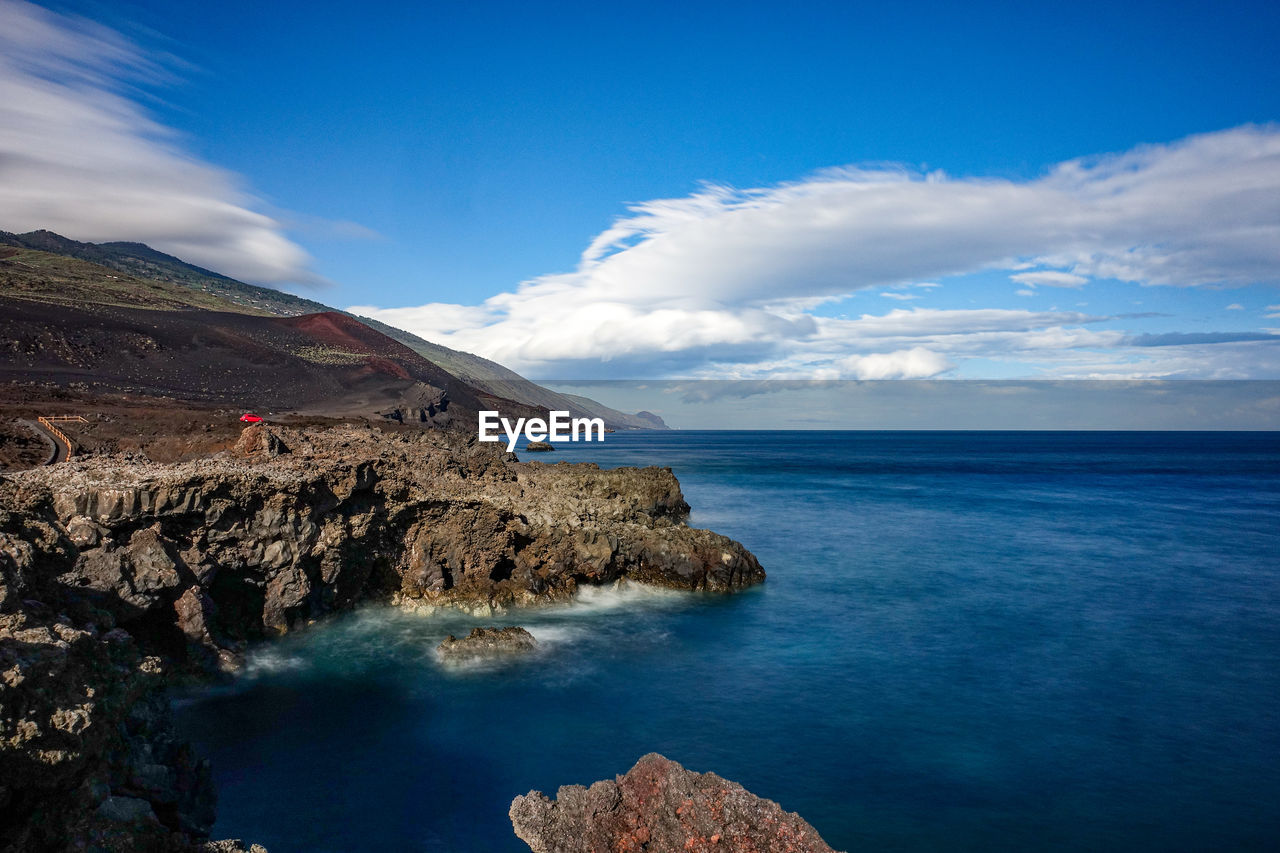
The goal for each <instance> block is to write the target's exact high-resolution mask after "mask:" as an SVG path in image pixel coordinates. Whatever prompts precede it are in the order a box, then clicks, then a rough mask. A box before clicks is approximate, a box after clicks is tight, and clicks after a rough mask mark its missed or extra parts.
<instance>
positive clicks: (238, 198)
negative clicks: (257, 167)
mask: <svg viewBox="0 0 1280 853" xmlns="http://www.w3.org/2000/svg"><path fill="white" fill-rule="evenodd" d="M168 77H169V73H168V72H167V71H166V70H165V68H164V67H162V66H161V65H160V64H157V63H156V62H155V61H154V60H153V59H151V58H150V57H149V56H148V55H147V54H146V52H145V51H143V50H142V49H140V48H139V47H138V46H137V45H135V44H134V43H132V42H130V41H129V40H127V39H125V38H124V37H122V36H121V35H120V34H119V33H116V32H115V31H113V30H110V29H108V28H106V27H102V26H100V25H97V24H94V23H91V22H88V21H84V20H81V19H78V18H72V17H67V16H63V15H58V14H55V13H53V12H49V11H46V10H44V9H41V8H39V7H37V6H34V5H31V4H30V3H26V2H21V1H20V0H3V2H0V212H2V215H3V220H2V221H0V228H3V229H5V230H12V231H25V230H30V229H35V228H48V229H50V230H53V231H57V232H59V233H61V234H64V235H66V236H69V237H73V238H76V239H80V240H93V241H101V240H139V241H143V242H146V243H150V244H151V245H153V246H155V247H156V248H159V249H162V250H164V251H167V252H171V253H173V254H175V255H178V256H180V257H182V258H183V259H184V260H187V261H191V262H193V263H196V264H200V265H203V266H207V267H211V268H213V269H216V270H218V271H220V272H224V273H227V274H228V275H232V276H236V277H239V278H245V279H248V280H250V281H256V282H263V283H274V282H287V281H293V282H298V281H312V280H315V276H314V275H313V274H312V273H310V272H308V270H307V263H308V258H307V255H306V253H305V252H304V251H303V250H302V249H301V248H300V247H298V246H297V245H296V244H294V243H293V242H291V241H290V240H289V239H288V238H286V237H285V236H284V234H283V231H282V228H281V226H280V224H279V223H278V222H276V221H275V220H274V219H272V218H271V217H269V216H265V215H263V214H261V213H258V212H256V211H254V210H252V209H251V208H252V205H253V203H254V199H253V198H251V197H250V196H249V195H248V194H247V193H245V192H244V191H243V190H242V189H240V187H239V186H238V183H237V181H236V179H235V176H233V175H231V174H229V173H227V172H224V171H222V170H220V169H217V168H215V167H213V166H210V165H209V164H207V163H203V162H200V161H198V160H196V159H195V158H193V157H191V156H189V155H187V154H186V153H185V152H183V151H182V149H181V147H180V146H179V145H178V143H177V140H176V139H175V138H174V135H173V134H172V133H171V132H170V131H169V130H168V129H167V128H165V127H163V126H161V125H159V124H157V123H156V122H155V121H154V120H152V119H151V118H150V117H149V116H148V115H147V113H146V112H145V111H144V110H143V109H142V108H140V107H139V106H138V105H137V104H136V103H134V101H133V100H131V99H130V98H129V97H127V96H126V94H125V93H126V92H128V91H129V88H130V87H131V86H136V85H138V84H139V83H160V82H164V81H165V80H166V79H167V78H168Z"/></svg>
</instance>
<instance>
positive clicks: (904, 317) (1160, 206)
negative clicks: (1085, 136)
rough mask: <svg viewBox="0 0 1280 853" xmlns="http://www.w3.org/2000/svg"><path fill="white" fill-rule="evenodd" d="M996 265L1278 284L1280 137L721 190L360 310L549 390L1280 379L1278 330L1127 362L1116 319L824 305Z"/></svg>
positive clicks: (1236, 135) (841, 174) (1234, 133)
mask: <svg viewBox="0 0 1280 853" xmlns="http://www.w3.org/2000/svg"><path fill="white" fill-rule="evenodd" d="M987 272H1003V273H1005V274H1006V275H1007V277H1008V278H1009V279H1011V280H1012V281H1013V282H1014V283H1015V284H1016V285H1021V286H1022V287H1023V289H1022V290H1019V291H1018V293H1020V294H1023V295H1028V296H1029V295H1034V294H1035V293H1036V291H1035V288H1036V287H1046V288H1060V289H1066V290H1079V289H1080V288H1082V287H1084V286H1085V285H1088V284H1091V283H1096V282H1110V283H1112V284H1115V283H1123V284H1135V285H1150V286H1157V285H1158V286H1168V287H1182V288H1199V287H1205V286H1218V287H1222V286H1226V287H1232V286H1243V285H1254V284H1266V285H1274V284H1277V283H1280V128H1278V127H1276V126H1244V127H1238V128H1234V129H1229V130H1224V131H1220V132H1216V133H1208V134H1203V135H1198V136H1192V137H1189V138H1186V139H1183V140H1180V141H1177V142H1174V143H1171V144H1164V145H1143V146H1139V147H1137V148H1134V149H1133V150H1131V151H1127V152H1124V153H1119V154H1111V155H1105V156H1099V157H1089V158H1080V159H1076V160H1071V161H1068V162H1065V163H1061V164H1059V165H1057V166H1055V167H1053V168H1052V169H1050V170H1048V171H1047V172H1046V173H1045V174H1044V175H1043V176H1041V177H1039V178H1036V179H1034V180H1026V181H1015V180H1008V179H995V178H981V177H966V178H953V177H950V176H948V175H946V174H944V173H942V172H927V173H924V172H918V171H913V170H911V169H908V168H905V167H897V166H876V167H847V168H840V169H831V170H827V171H823V172H819V173H817V174H815V175H813V176H811V177H809V178H807V179H804V180H800V181H794V182H789V183H784V184H780V185H777V186H772V187H763V188H753V189H732V188H729V187H724V186H704V187H703V188H702V189H701V190H699V191H698V192H695V193H693V194H692V195H690V196H688V197H686V198H677V199H659V200H654V201H648V202H643V203H640V204H636V205H633V206H631V207H630V214H629V215H628V216H625V217H623V218H620V219H619V220H618V221H616V222H615V223H614V224H613V226H612V227H610V228H608V229H607V230H605V231H604V232H603V233H601V234H600V235H599V236H597V237H596V238H595V239H594V240H593V241H592V242H591V244H590V245H589V246H588V247H587V248H586V250H585V251H584V252H583V254H582V257H581V259H580V262H579V264H578V267H577V269H575V270H574V271H572V272H569V273H562V274H553V275H544V276H541V277H538V278H535V279H532V280H530V281H526V282H524V283H523V284H521V285H520V286H519V287H518V288H516V289H515V290H513V291H510V292H504V293H500V294H497V295H495V296H493V297H490V298H489V299H487V300H485V301H484V302H483V303H482V304H479V305H458V304H447V303H431V304H427V305H422V306H417V307H405V308H381V307H375V306H355V307H353V308H352V310H353V311H355V312H357V313H361V314H365V315H368V316H372V317H375V318H377V319H379V320H383V321H385V322H387V323H391V324H393V325H397V326H400V327H402V328H406V329H409V330H410V331H413V332H415V333H417V334H420V335H422V336H423V337H426V338H428V339H430V340H433V341H436V342H438V343H441V344H444V345H446V346H450V347H454V348H457V349H462V350H467V351H471V352H476V353H479V354H481V355H484V356H486V357H488V358H492V359H494V360H496V361H499V362H501V363H503V364H506V365H509V366H511V367H514V368H515V369H517V370H523V371H526V372H528V373H530V374H531V375H535V376H542V377H552V376H590V375H598V374H599V372H600V370H601V366H602V365H604V366H605V367H607V368H608V369H609V370H612V371H613V372H614V373H615V374H620V375H633V376H645V375H649V376H665V375H686V376H721V377H739V378H750V377H755V376H788V375H794V376H804V377H808V378H854V379H868V378H907V379H911V378H927V377H930V376H938V375H943V374H945V373H947V372H948V371H949V370H951V369H952V368H953V367H954V366H955V364H956V359H957V358H996V359H1004V360H1020V361H1021V362H1022V363H1036V364H1038V365H1039V367H1038V368H1037V369H1038V370H1043V371H1047V372H1048V373H1051V374H1054V375H1069V376H1080V377H1089V376H1117V377H1119V376H1124V377H1129V378H1135V377H1146V376H1179V375H1196V376H1201V377H1212V376H1220V377H1231V378H1245V377H1246V376H1248V375H1250V371H1251V370H1252V371H1255V372H1256V371H1257V370H1262V371H1266V372H1267V373H1268V374H1269V375H1275V373H1276V372H1277V371H1280V356H1278V355H1277V354H1276V352H1275V351H1274V348H1272V347H1271V346H1270V341H1269V340H1268V339H1267V338H1268V335H1266V334H1262V335H1258V336H1255V339H1253V340H1250V341H1242V340H1231V341H1221V342H1219V343H1218V345H1216V346H1215V345H1214V344H1210V343H1207V342H1206V341H1207V339H1204V340H1201V341H1198V342H1188V343H1187V344H1186V345H1185V346H1183V347H1180V348H1178V350H1177V352H1173V351H1172V350H1169V349H1166V350H1164V351H1163V352H1162V354H1161V355H1159V356H1156V355H1152V354H1150V353H1151V350H1148V351H1147V354H1143V355H1141V356H1140V357H1136V358H1135V357H1130V356H1125V357H1124V358H1119V357H1117V356H1116V348H1119V347H1125V346H1127V343H1126V340H1127V336H1126V335H1125V333H1124V332H1121V331H1109V330H1100V329H1097V330H1095V329H1090V328H1088V326H1090V325H1092V324H1098V323H1103V322H1105V321H1108V320H1113V319H1115V318H1113V317H1107V316H1086V315H1083V314H1078V313H1075V312H1062V311H1054V312H1043V311H1041V312H1036V311H1021V310H1009V309H974V310H960V309H955V310H937V309H926V308H919V307H915V308H912V309H906V308H899V309H896V310H893V311H890V312H888V313H887V314H883V315H875V314H867V313H864V314H862V315H861V316H858V317H856V318H845V317H833V316H826V315H828V314H830V313H831V312H830V311H829V310H828V311H825V312H824V311H821V310H818V309H820V308H821V307H822V306H827V307H828V308H830V305H831V304H832V303H838V302H840V301H841V300H844V299H846V298H848V297H849V296H850V295H851V294H854V293H857V292H859V291H864V290H870V289H873V288H874V289H878V290H882V291H883V292H882V294H881V295H883V296H886V297H888V298H891V299H895V300H899V301H904V302H905V301H906V300H910V299H912V298H916V297H917V295H918V293H920V291H916V292H914V293H913V292H912V288H913V287H915V288H935V287H937V286H938V284H939V283H942V284H944V285H945V284H946V283H947V282H948V281H949V280H954V279H955V278H956V277H959V276H965V275H972V274H981V273H987ZM1277 340H1278V341H1280V337H1277ZM1231 347H1235V349H1231ZM1241 347H1250V348H1251V349H1248V350H1244V349H1241ZM1264 348H1265V349H1264ZM673 371H674V373H673Z"/></svg>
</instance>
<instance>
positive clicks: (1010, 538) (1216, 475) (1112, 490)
mask: <svg viewBox="0 0 1280 853" xmlns="http://www.w3.org/2000/svg"><path fill="white" fill-rule="evenodd" d="M560 447H561V449H560V450H557V451H555V452H553V453H546V454H541V455H535V454H526V455H522V458H524V459H530V460H532V459H536V460H538V461H547V462H551V461H553V460H554V461H556V462H559V461H575V462H578V461H592V462H596V463H598V464H599V465H600V466H601V467H605V468H609V467H616V466H622V465H661V466H669V467H671V468H672V469H673V470H674V472H675V474H676V475H677V476H678V477H679V479H680V483H681V485H682V487H683V490H684V494H685V496H686V498H687V499H688V501H689V503H690V504H691V505H692V506H693V514H692V517H691V519H690V523H691V524H692V525H694V526H698V527H707V528H711V529H713V530H716V531H719V532H721V533H724V534H727V535H729V536H731V537H733V538H735V539H738V540H739V541H741V542H742V543H743V544H744V545H746V546H747V547H748V548H749V549H750V550H752V551H753V552H754V553H755V554H756V555H757V556H758V557H759V559H760V562H761V564H762V565H763V566H764V567H765V569H766V571H767V572H768V580H767V581H766V582H765V583H764V584H763V585H761V586H759V587H757V588H753V589H750V590H746V591H743V592H739V593H736V594H728V595H720V594H703V593H685V592H672V591H666V590H656V589H650V588H645V587H640V586H637V585H623V586H618V587H608V588H602V589H591V590H586V591H584V592H583V593H582V594H581V595H580V596H579V597H578V598H577V599H576V600H575V601H573V602H572V603H568V604H564V605H559V606H554V607H545V608H540V609H530V610H514V611H509V612H507V613H505V614H502V615H500V616H496V617H493V618H483V619H477V618H475V617H471V616H466V615H463V614H460V613H455V612H437V613H412V612H404V611H400V610H396V609H391V608H388V607H382V606H368V607H365V608H363V609H360V610H357V611H355V612H352V613H349V614H345V615H340V616H337V617H335V618H332V619H329V620H328V621H325V622H323V623H321V624H319V625H316V626H314V627H312V628H310V629H308V630H305V631H301V632H298V633H296V634H292V635H290V636H288V637H286V638H284V639H283V640H280V641H276V642H272V643H270V644H264V645H262V646H260V647H258V648H256V649H254V650H253V651H252V653H251V655H250V659H249V664H248V666H247V668H246V670H245V672H244V673H243V674H242V675H241V676H240V677H239V678H238V679H237V680H236V681H235V682H234V683H233V684H230V685H224V686H219V687H217V688H210V689H207V690H205V691H202V692H199V693H195V694H191V693H187V694H182V695H179V696H175V699H174V704H175V708H176V710H177V717H178V723H179V728H180V732H181V733H182V734H183V735H185V736H186V737H188V738H190V739H191V740H192V741H193V742H194V743H195V745H196V747H197V749H198V750H199V752H200V753H201V754H202V755H203V756H206V757H208V758H209V759H211V761H212V766H213V773H214V777H215V780H216V782H217V785H218V788H219V805H218V822H217V825H216V827H215V830H214V837H215V838H228V837H239V838H244V839H246V840H252V841H256V842H259V843H261V844H263V845H265V846H266V847H267V848H268V849H269V850H270V851H271V853H303V851H306V853H318V851H451V853H453V852H454V851H456V853H465V851H502V852H503V853H519V851H526V853H527V850H528V848H527V847H526V846H525V845H524V843H523V842H521V841H520V840H519V839H517V838H516V836H515V835H514V834H513V832H512V829H511V824H510V821H509V819H508V817H507V810H508V808H509V806H510V803H511V800H512V798H513V797H514V796H516V795H518V794H523V793H526V792H528V791H530V790H539V791H544V792H547V793H548V794H552V795H554V793H555V791H556V789H557V788H558V787H559V786H561V785H569V784H590V783H591V782H593V781H595V780H598V779H605V778H612V777H613V776H615V775H618V774H621V773H624V772H626V771H627V769H629V768H630V767H631V766H632V764H634V763H635V761H636V760H637V759H638V758H640V757H641V756H642V755H644V754H646V753H649V752H659V753H662V754H663V755H666V756H667V757H668V758H671V759H674V760H676V761H679V762H680V763H681V764H683V765H684V766H685V767H687V768H690V769H692V770H697V771H714V772H716V773H718V774H719V775H721V776H723V777H725V778H727V779H731V780H733V781H736V782H738V783H740V784H742V785H743V786H745V787H746V788H747V789H748V790H749V791H751V792H753V793H755V794H757V795H759V796H762V797H767V798H769V799H772V800H776V801H777V802H778V803H780V804H781V805H782V806H783V807H784V808H785V809H787V810H789V811H795V812H798V813H799V814H800V815H801V816H802V817H804V818H805V819H806V820H808V821H809V822H810V823H811V824H813V826H814V827H816V828H817V829H818V831H819V832H820V833H821V835H822V836H823V837H824V838H825V840H826V841H827V842H828V843H829V844H831V845H832V846H833V847H835V848H836V849H838V850H848V851H853V850H864V849H871V850H893V851H933V850H946V851H953V850H955V851H969V850H972V851H977V850H982V851H990V850H1035V851H1059V850H1061V851H1068V850H1069V851H1112V850H1114V851H1122V850H1123V851H1135V850H1159V851H1184V850H1185V851H1220V850H1276V849H1280V433H1267V432H1254V433H1221V432H1217V433H1195V432H1145V433H1144V432H755V431H753V432H725V431H717V432H685V431H678V432H674V431H673V432H619V433H615V434H611V435H609V436H607V439H606V440H605V441H604V442H603V443H591V444H587V443H580V444H573V445H561V446H560ZM480 624H492V625H523V626H525V627H526V628H528V629H529V631H531V632H532V633H533V635H534V636H535V637H536V638H537V639H538V641H539V649H538V651H537V652H536V653H535V654H533V655H532V656H530V657H527V658H523V659H519V660H515V661H509V662H504V663H489V664H484V665H473V666H461V667H459V666H448V665H445V664H442V663H441V661H440V660H439V659H438V658H437V656H436V654H435V651H434V650H435V647H436V646H437V645H438V644H439V642H440V641H441V640H442V639H443V638H444V637H445V636H446V635H448V634H451V633H452V634H462V633H465V632H467V631H468V630H470V628H472V627H474V626H476V625H480Z"/></svg>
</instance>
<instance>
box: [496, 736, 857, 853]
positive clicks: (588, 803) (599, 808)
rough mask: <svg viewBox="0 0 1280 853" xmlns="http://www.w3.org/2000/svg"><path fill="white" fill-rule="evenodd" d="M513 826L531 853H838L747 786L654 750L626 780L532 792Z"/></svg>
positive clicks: (517, 805) (516, 805)
mask: <svg viewBox="0 0 1280 853" xmlns="http://www.w3.org/2000/svg"><path fill="white" fill-rule="evenodd" d="M510 815H511V824H512V826H514V827H515V831H516V835H518V836H520V838H521V839H522V840H523V841H524V842H525V843H526V844H528V845H529V847H530V848H531V849H532V850H533V853H623V851H628V852H629V851H639V850H662V851H668V850H669V851H689V853H833V851H832V849H831V848H830V847H829V846H827V843H826V842H825V841H823V840H822V838H821V837H820V836H819V835H818V831H817V830H815V829H814V828H813V827H812V826H810V825H809V824H808V823H806V822H805V821H804V820H803V819H802V818H801V817H800V816H799V815H796V814H793V813H791V812H785V811H783V810H782V807H781V806H779V805H778V804H777V803H775V802H773V801H772V800H765V799H761V798H760V797H757V796H755V795H754V794H752V793H751V792H749V791H747V790H746V789H745V788H743V787H742V786H741V785H738V784H736V783H734V782H730V781H728V780H726V779H721V778H720V777H719V776H717V775H716V774H714V773H695V772H693V771H691V770H685V769H684V768H683V767H681V766H680V765H679V764H677V763H676V762H674V761H671V760H670V759H667V758H664V757H662V756H661V755H658V754H657V753H650V754H648V755H646V756H644V757H643V758H641V759H640V760H639V761H637V762H636V764H635V766H634V767H632V768H631V769H630V770H629V771H628V772H627V774H626V775H625V776H619V777H617V778H616V779H615V780H612V781H610V780H605V781H602V782H596V783H595V784H594V785H592V786H591V787H590V788H584V787H582V786H581V785H566V786H564V787H562V788H561V789H560V790H559V792H557V795H556V799H555V800H552V799H550V798H549V797H547V796H546V795H545V794H543V793H541V792H540V791H530V792H529V793H528V794H525V795H524V796H522V797H516V798H515V800H514V801H513V802H512V803H511V811H510Z"/></svg>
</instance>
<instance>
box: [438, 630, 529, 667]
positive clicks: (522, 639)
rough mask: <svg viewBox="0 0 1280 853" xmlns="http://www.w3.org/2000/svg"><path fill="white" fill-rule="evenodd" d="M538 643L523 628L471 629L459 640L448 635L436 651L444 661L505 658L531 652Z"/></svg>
mask: <svg viewBox="0 0 1280 853" xmlns="http://www.w3.org/2000/svg"><path fill="white" fill-rule="evenodd" d="M537 645H538V641H537V640H535V639H534V638H533V635H532V634H530V633H529V632H528V631H526V630H525V629H524V628H520V627H517V626H514V625H512V626H509V627H506V628H472V629H471V633H470V634H468V635H467V636H465V637H463V638H462V639H461V640H459V639H458V638H457V637H455V636H453V635H452V634H450V635H449V636H448V637H446V638H445V640H444V642H442V643H441V644H440V645H439V646H438V647H437V650H438V651H439V652H440V656H441V657H443V658H444V659H445V660H465V659H467V658H488V657H505V656H507V655H519V654H524V653H525V652H531V651H533V650H534V648H535V647H536V646H537Z"/></svg>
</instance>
